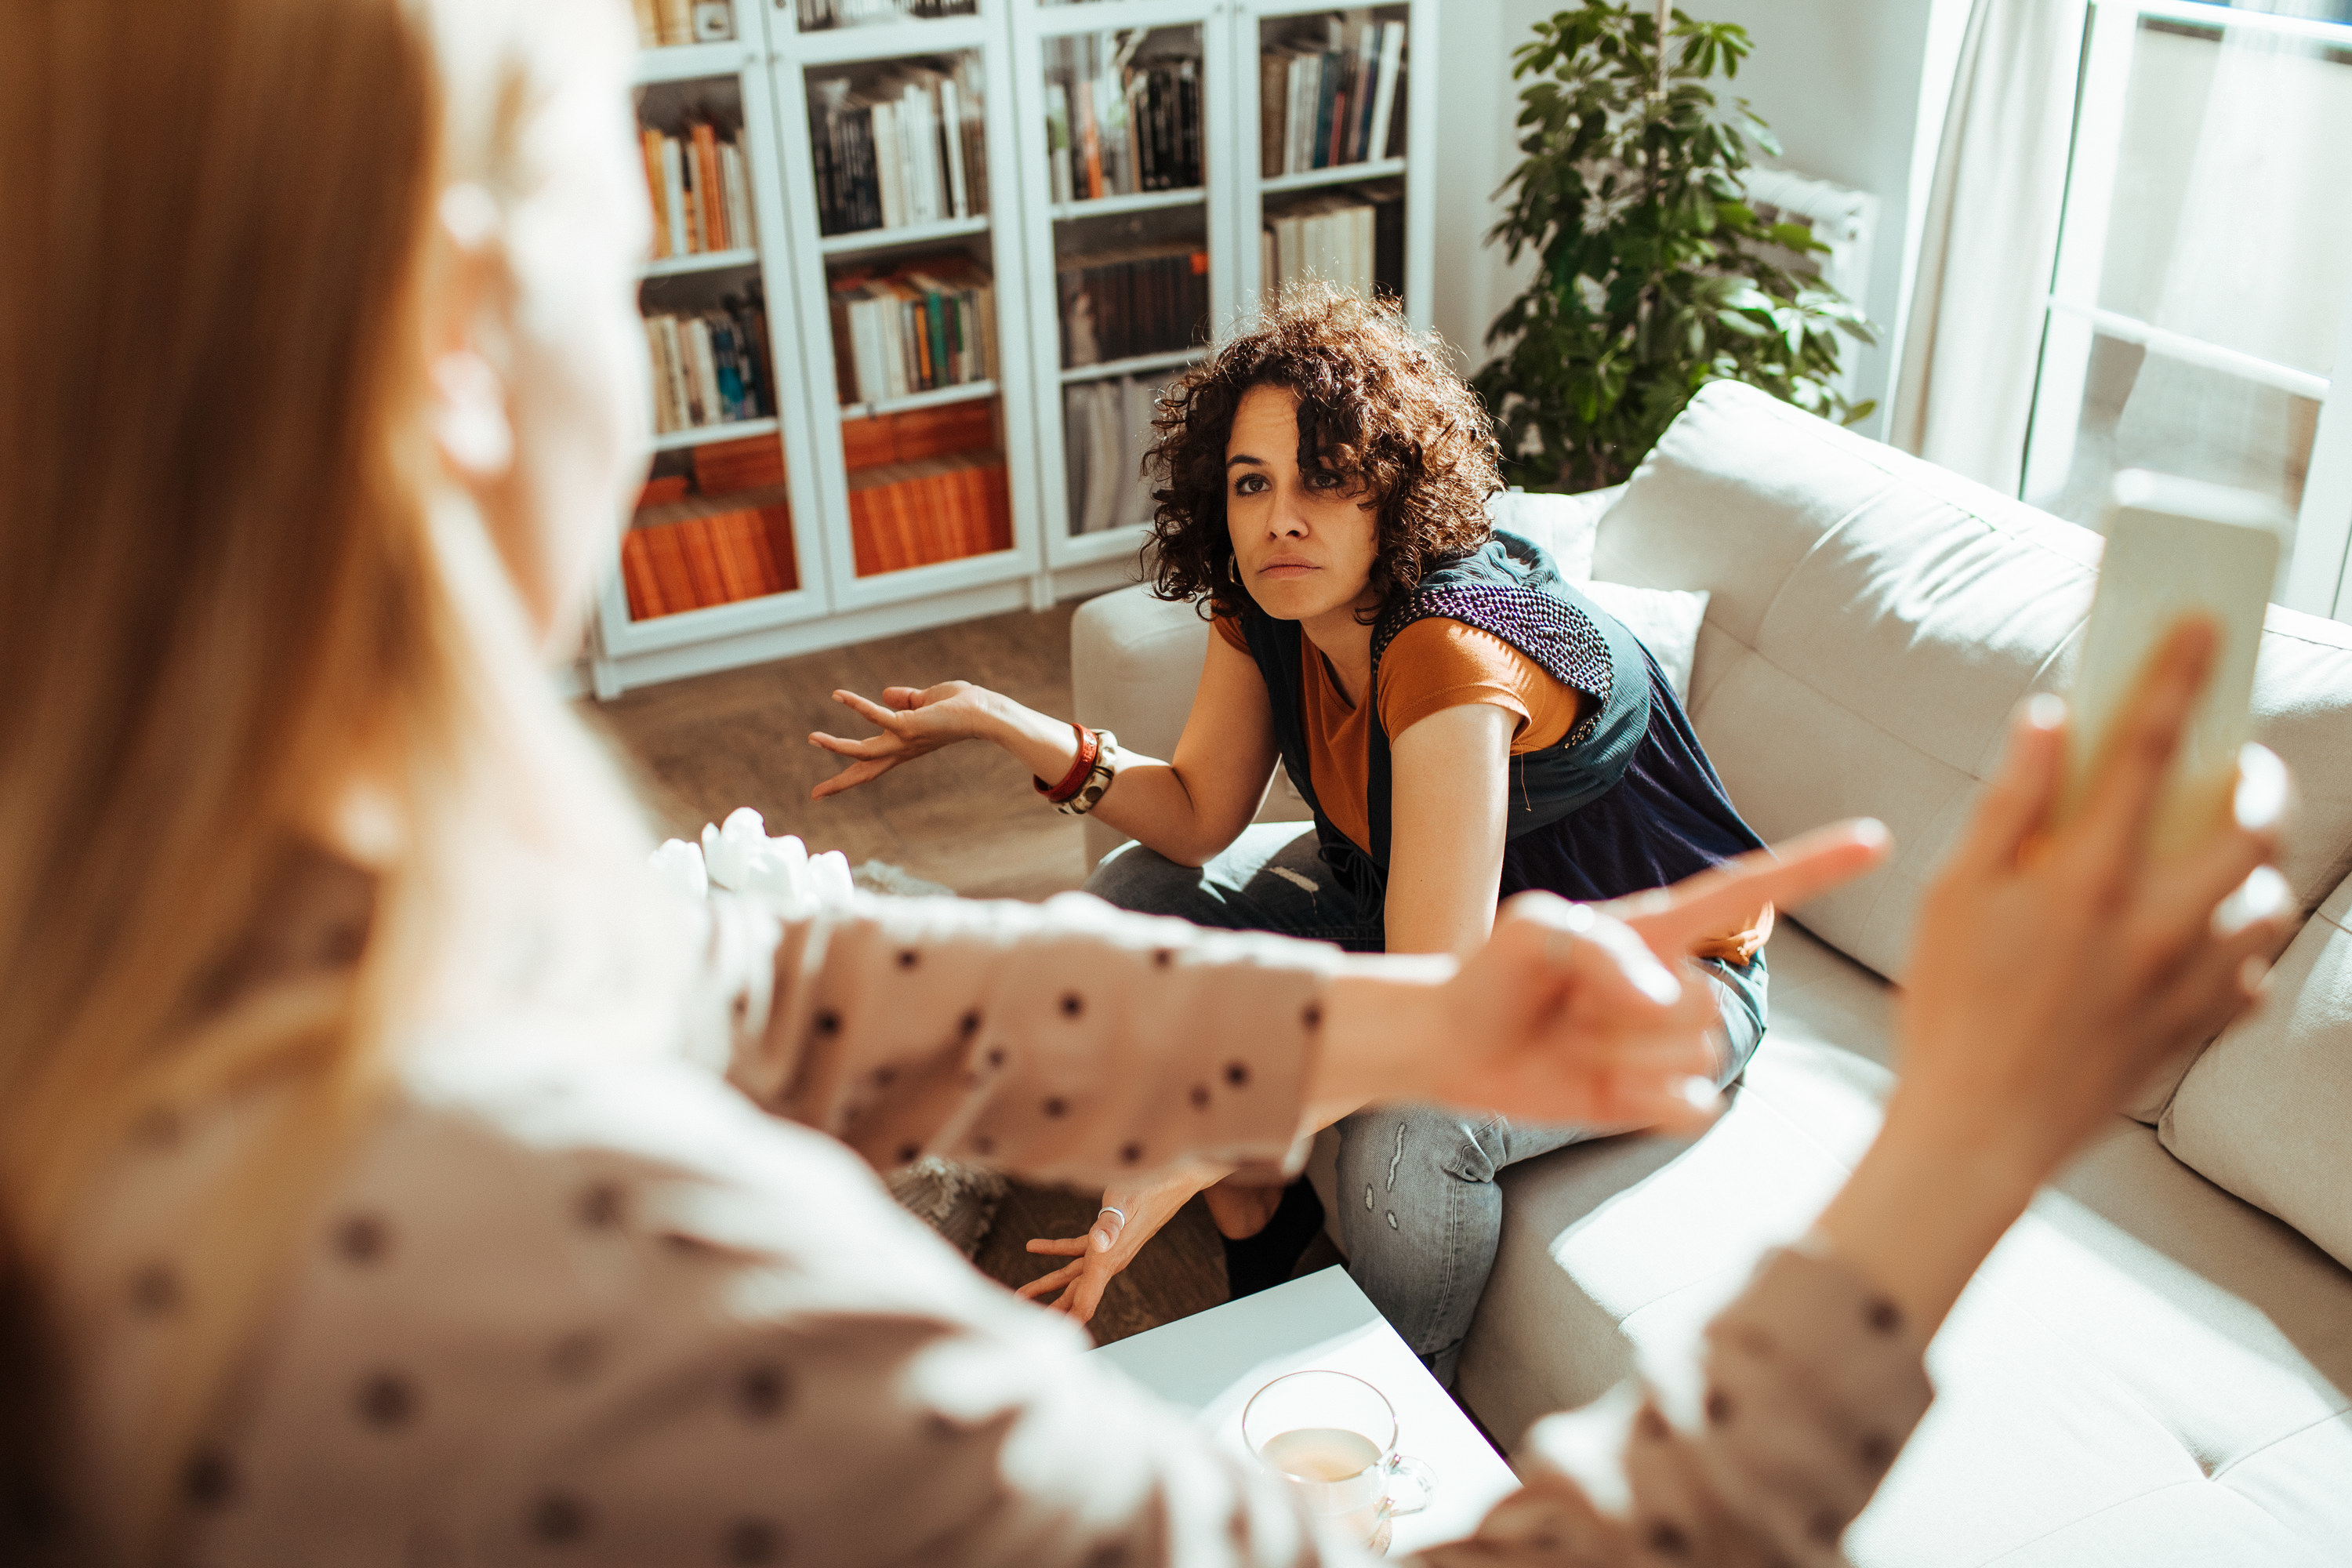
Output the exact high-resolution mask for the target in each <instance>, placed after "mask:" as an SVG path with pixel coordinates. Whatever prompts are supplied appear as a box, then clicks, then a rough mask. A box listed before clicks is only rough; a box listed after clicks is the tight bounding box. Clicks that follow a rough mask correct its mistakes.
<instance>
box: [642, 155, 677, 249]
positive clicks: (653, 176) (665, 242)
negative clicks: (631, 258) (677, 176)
mask: <svg viewBox="0 0 2352 1568" xmlns="http://www.w3.org/2000/svg"><path fill="white" fill-rule="evenodd" d="M638 141H639V143H640V144H641V145H642V146H643V147H644V148H645V151H646V201H647V202H648V203H650V204H651V205H652V208H653V215H654V257H655V258H656V260H658V259H660V258H663V257H666V256H667V255H668V254H669V217H668V209H667V202H666V201H665V199H664V197H663V195H662V156H661V141H662V138H661V132H658V131H652V130H648V131H646V132H642V133H641V134H640V135H639V137H638Z"/></svg>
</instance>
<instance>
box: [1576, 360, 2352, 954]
mask: <svg viewBox="0 0 2352 1568" xmlns="http://www.w3.org/2000/svg"><path fill="white" fill-rule="evenodd" d="M2099 547H2100V541H2099V539H2098V537H2097V536H2096V535H2095V534H2094V533H2092V532H2090V531H2088V530H2085V529H2082V528H2077V527H2075V526H2074V525H2073V524H2071V523H2066V522H2062V521H2058V520H2057V519H2055V518H2053V517H2050V516H2047V515H2046V514H2044V513H2042V512H2039V511H2036V510H2033V509H2032V508H2031V507H2028V506H2026V505H2024V504H2023V503H2022V502H2020V501H2016V500H2010V499H2008V498H2006V497H2002V496H2000V495H1996V494H1995V493H1993V492H1992V491H1990V490H1989V489H1985V488H1983V487H1982V486H1980V485H1976V484H1973V483H1971V482H1969V480H1966V479H1960V478H1959V477H1958V476H1957V475H1954V474H1951V473H1948V472H1947V471H1945V470H1943V469H1941V468H1936V467H1934V466H1933V465H1931V464H1927V463H1923V462H1921V461H1919V460H1918V459H1916V458H1911V457H1908V456H1906V455H1905V454H1903V453H1901V452H1897V451H1895V449H1894V448H1892V447H1885V446H1881V445H1879V444H1878V443H1876V442H1874V441H1869V440H1865V439H1864V438H1863V437H1859V436H1856V435H1854V434H1853V433H1852V432H1850V431H1846V430H1843V429H1840V428H1839V427H1838V426H1834V425H1832V424H1830V423H1829V422H1828V421H1826V420H1823V419H1820V418H1816V417H1815V416H1811V415H1809V414H1805V413H1803V412H1801V411H1800V410H1798V409H1795V408H1792V407H1790V405H1787V404H1784V403H1781V402H1780V401H1779V400H1777V399H1775V398H1773V397H1771V396H1769V395H1767V394H1765V393H1762V392H1759V391H1757V390H1755V389H1754V388H1752V387H1746V386H1741V385H1738V384H1736V383H1731V382H1717V383H1715V384H1712V385H1710V386H1708V387H1706V389H1705V390H1704V391H1702V392H1701V393H1700V394H1699V395H1697V396H1696V397H1695V398H1694V399H1692V401H1691V403H1690V405H1689V406H1688V407H1687V408H1686V409H1685V411H1684V413H1683V415H1682V416H1681V417H1679V418H1677V419H1676V420H1675V423H1674V425H1673V426H1670V427H1669V428H1668V430H1667V431H1666V434H1665V436H1664V438H1663V439H1662V440H1661V441H1660V442H1659V443H1658V445H1657V447H1656V448H1655V449H1654V450H1653V451H1652V452H1651V454H1650V455H1649V457H1648V458H1644V459H1643V463H1642V466H1641V468H1639V469H1638V470H1637V471H1636V472H1635V474H1634V476H1633V479H1632V480H1631V481H1630V482H1629V483H1628V484H1627V486H1626V489H1625V493H1624V495H1623V497H1622V499H1620V500H1619V501H1618V502H1617V504H1616V505H1615V506H1614V507H1612V508H1611V509H1610V510H1609V512H1608V513H1607V514H1606V516H1604V517H1603V519H1602V520H1601V537H1600V544H1599V548H1598V550H1597V552H1596V554H1595V557H1594V571H1595V574H1597V575H1599V576H1601V577H1604V578H1607V579H1609V580H1611V581H1612V582H1621V583H1631V584H1638V585H1641V586H1646V587H1674V588H1704V589H1706V590H1708V591H1709V592H1710V593H1711V595H1713V596H1712V598H1711V600H1710V602H1709V605H1708V607H1707V615H1706V626H1705V628H1704V629H1703V630H1702V632H1701V635H1700V639H1699V647H1698V652H1697V656H1696V661H1695V668H1693V671H1692V677H1691V699H1690V702H1689V704H1688V706H1689V709H1690V713H1691V718H1692V721H1693V722H1694V724H1695V725H1696V728H1697V730H1698V733H1699V737H1700V739H1701V740H1702V741H1703V742H1706V748H1707V752H1708V754H1709V755H1710V756H1711V757H1712V758H1713V759H1714V762H1715V764H1716V766H1717V769H1718V770H1719V771H1720V772H1721V773H1722V774H1723V777H1724V782H1725V784H1727V786H1728V787H1729V789H1730V791H1731V795H1732V799H1733V801H1734V802H1735V804H1737V805H1738V807H1739V808H1740V811H1741V812H1742V813H1743V814H1744V815H1745V816H1747V817H1748V821H1749V822H1750V823H1752V824H1753V825H1754V826H1755V827H1756V829H1757V831H1758V832H1759V833H1761V834H1763V835H1764V837H1766V838H1768V839H1770V838H1778V837H1784V836H1786V835H1788V834H1790V833H1794V832H1797V831H1800V830H1801V829H1803V828H1806V827H1811V826H1815V825H1816V824H1819V823H1821V822H1823V821H1826V820H1829V819H1831V818H1834V817H1840V816H1853V815H1860V814H1867V815H1870V816H1877V817H1880V818H1882V819H1883V820H1885V822H1886V823H1887V825H1888V826H1890V827H1892V828H1893V829H1894V831H1895V853H1894V855H1893V856H1892V857H1891V858H1889V860H1888V863H1887V865H1886V866H1885V868H1882V869H1881V870H1880V871H1879V872H1877V873H1876V874H1875V875H1874V876H1872V877H1869V878H1866V879H1863V880H1861V881H1858V882H1854V883H1851V884H1849V885H1847V886H1846V887H1843V888H1841V889H1837V890H1836V891H1834V892H1832V893H1830V894H1827V895H1825V896H1823V897H1822V898H1821V899H1818V900H1814V901H1813V902H1812V903H1811V904H1810V905H1808V906H1807V907H1806V908H1804V909H1803V910H1799V911H1797V914H1798V918H1799V919H1800V920H1801V921H1803V922H1804V923H1805V924H1807V925H1808V926H1809V927H1811V929H1812V930H1813V931H1816V932H1817V933H1819V934H1820V935H1822V936H1823V937H1824V938H1826V939H1827V940H1828V941H1830V942H1832V943H1833V944H1834V945H1836V946H1837V947H1838V948H1840V949H1841V950H1842V951H1843V952H1848V953H1850V954H1852V955H1853V956H1854V957H1855V958H1857V959H1860V960H1861V961H1862V962H1863V963H1866V964H1868V965H1869V966H1870V967H1871V968H1873V969H1874V970H1877V971H1878V972H1879V973H1885V974H1893V973H1897V972H1898V970H1899V969H1900V967H1901V964H1902V962H1903V959H1904V955H1905V952H1906V949H1907V946H1908V943H1909V938H1910V930H1911V922H1912V920H1913V916H1914V912H1915V910H1916V906H1917V902H1918V899H1919V895H1920V893H1921V891H1922V890H1923V889H1924V887H1925V885H1926V883H1927V879H1928V878H1929V877H1930V876H1931V875H1932V874H1933V872H1934V869H1935V868H1936V867H1937V864H1938V863H1940V861H1941V860H1942V858H1943V857H1944V854H1945V852H1946V850H1947V849H1948V848H1949V847H1950V846H1951V844H1952V842H1953V840H1954V839H1955V837H1957V836H1958V832H1959V831H1960V828H1961V826H1962V825H1963V824H1964V823H1965V822H1966V820H1967V818H1968V816H1969V811H1970V810H1971V809H1972V808H1973V806H1974V805H1975V802H1976V796H1977V794H1978V791H1979V787H1980V783H1981V781H1982V780H1983V779H1984V778H1985V777H1986V775H1987V774H1988V773H1990V771H1991V769H1992V768H1993V767H1995V766H1996V765H1997V764H1998V763H1999V760H2000V751H2001V747H2002V743H2003V738H2004V735H2005V733H2006V727H2007V721H2008V718H2009V715H2010V712H2011V710H2012V709H2013V708H2014V707H2015V706H2016V704H2017V703H2018V701H2019V700H2021V699H2022V698H2023V697H2025V696H2026V695H2028V694H2029V693H2032V692H2034V691H2038V690H2046V689H2059V690H2063V689H2064V688H2065V687H2066V685H2067V683H2068V682H2069V681H2070V679H2071V678H2072V661H2073V658H2074V648H2075V645H2076V644H2077V643H2078V642H2079V640H2080V639H2079V632H2080V628H2081V626H2082V624H2083V622H2084V617H2085V616H2086V615H2087V613H2088V611H2089V608H2090V603H2091V595H2092V592H2093V589H2094V587H2095V584H2096V580H2097V563H2098V558H2099ZM2254 710H2255V733H2256V734H2257V735H2258V736H2259V737H2260V738H2261V739H2262V740H2263V741H2264V742H2267V743H2269V744H2270V745H2271V746H2272V747H2273V749H2275V750H2276V751H2278V752H2279V753H2280V755H2281V756H2283V757H2284V759H2285V760H2286V762H2287V764H2288V765H2289V767H2291V768H2292V769H2293V770H2294V773H2295V777H2296V782H2297V784H2298V786H2299V789H2300V791H2301V798H2302V801H2303V809H2302V811H2301V813H2300V815H2299V816H2298V817H2297V819H2296V821H2295V823H2294V826H2293V827H2292V829H2291V831H2290V833H2289V835H2288V839H2287V844H2286V848H2285V855H2284V869H2285V871H2286V873H2287V876H2288V879H2290V880H2291V881H2292V882H2293V883H2294V887H2295V888H2296V889H2297V891H2298V892H2299V893H2300V895H2301V896H2302V898H2303V900H2304V903H2305V909H2309V908H2310V907H2312V906H2314V905H2315V904H2316V903H2317V902H2318V901H2319V900H2320V899H2321V898H2322V897H2323V896H2325V894H2326V892H2327V890H2328V889H2331V888H2333V887H2334V886H2335V885H2336V882H2337V881H2338V880H2339V879H2341V877H2342V875H2343V872H2344V870H2345V868H2346V866H2347V859H2352V765H2347V764H2352V628H2347V627H2346V626H2340V625H2338V624H2336V623H2335V622H2332V621H2325V620H2321V619H2318V618H2317V617H2315V616H2303V615H2298V614H2296V613H2294V612H2293V611H2290V610H2284V609H2280V608H2278V607H2276V606H2273V608H2272V610H2271V612H2270V615H2269V618H2268V621H2267V624H2266V629H2265V632H2264V635H2263V647H2262V654H2261V658H2260V660H2259V662H2258V664H2257V667H2256V672H2255V688H2254Z"/></svg>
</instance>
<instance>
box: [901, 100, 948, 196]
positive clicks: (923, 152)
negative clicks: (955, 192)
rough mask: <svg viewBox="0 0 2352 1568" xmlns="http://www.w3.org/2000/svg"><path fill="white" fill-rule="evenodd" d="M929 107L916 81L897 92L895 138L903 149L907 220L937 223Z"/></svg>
mask: <svg viewBox="0 0 2352 1568" xmlns="http://www.w3.org/2000/svg"><path fill="white" fill-rule="evenodd" d="M930 110H931V106H930V100H929V96H928V95H927V94H926V93H925V92H924V91H923V89H922V86H921V84H920V83H918V82H911V81H910V82H908V84H907V85H906V86H905V87H904V88H903V89H900V90H899V93H898V135H899V138H900V139H901V140H902V141H903V142H905V143H906V148H907V192H908V202H907V221H908V223H936V222H938V221H939V216H940V215H939V211H938V205H939V193H940V187H939V182H938V181H937V180H936V179H934V178H933V177H932V174H931V157H930V152H931V113H930Z"/></svg>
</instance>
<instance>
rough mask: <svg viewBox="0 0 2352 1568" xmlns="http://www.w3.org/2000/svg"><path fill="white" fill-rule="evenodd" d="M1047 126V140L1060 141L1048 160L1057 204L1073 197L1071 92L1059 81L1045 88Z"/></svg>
mask: <svg viewBox="0 0 2352 1568" xmlns="http://www.w3.org/2000/svg"><path fill="white" fill-rule="evenodd" d="M1045 126H1046V131H1045V135H1046V138H1047V140H1049V141H1055V140H1058V142H1059V143H1060V144H1059V145H1058V146H1056V147H1055V148H1054V150H1053V155H1052V156H1051V157H1050V158H1048V159H1047V160H1046V161H1047V163H1050V164H1051V165H1052V169H1051V173H1052V175H1053V185H1054V200H1055V203H1056V204H1062V203H1066V202H1068V201H1069V200H1070V199H1071V196H1070V189H1071V180H1070V132H1071V126H1070V94H1069V90H1068V89H1066V88H1065V87H1063V85H1062V84H1061V83H1060V82H1058V81H1057V82H1052V83H1049V84H1048V85H1047V86H1046V88H1045ZM1056 132H1059V135H1058V137H1056Z"/></svg>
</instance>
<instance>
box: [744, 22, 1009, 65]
mask: <svg viewBox="0 0 2352 1568" xmlns="http://www.w3.org/2000/svg"><path fill="white" fill-rule="evenodd" d="M990 31H991V29H990V26H989V18H988V17H987V16H939V17H934V18H930V19H929V20H925V19H922V18H919V17H908V18H907V19H905V20H903V21H898V22H876V23H869V24H867V25H866V26H852V27H826V28H822V29H820V30H818V31H816V32H813V33H802V32H787V34H786V35H785V36H786V37H787V39H788V40H789V41H788V42H787V44H786V46H785V47H786V50H787V51H788V52H789V53H790V55H791V57H792V60H793V64H794V65H798V66H842V65H856V64H858V63H860V62H861V61H865V60H895V59H904V58H907V57H908V56H910V55H947V54H957V53H960V52H961V51H963V50H966V49H977V48H980V47H982V46H984V45H985V44H987V43H988V42H989V35H990Z"/></svg>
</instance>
